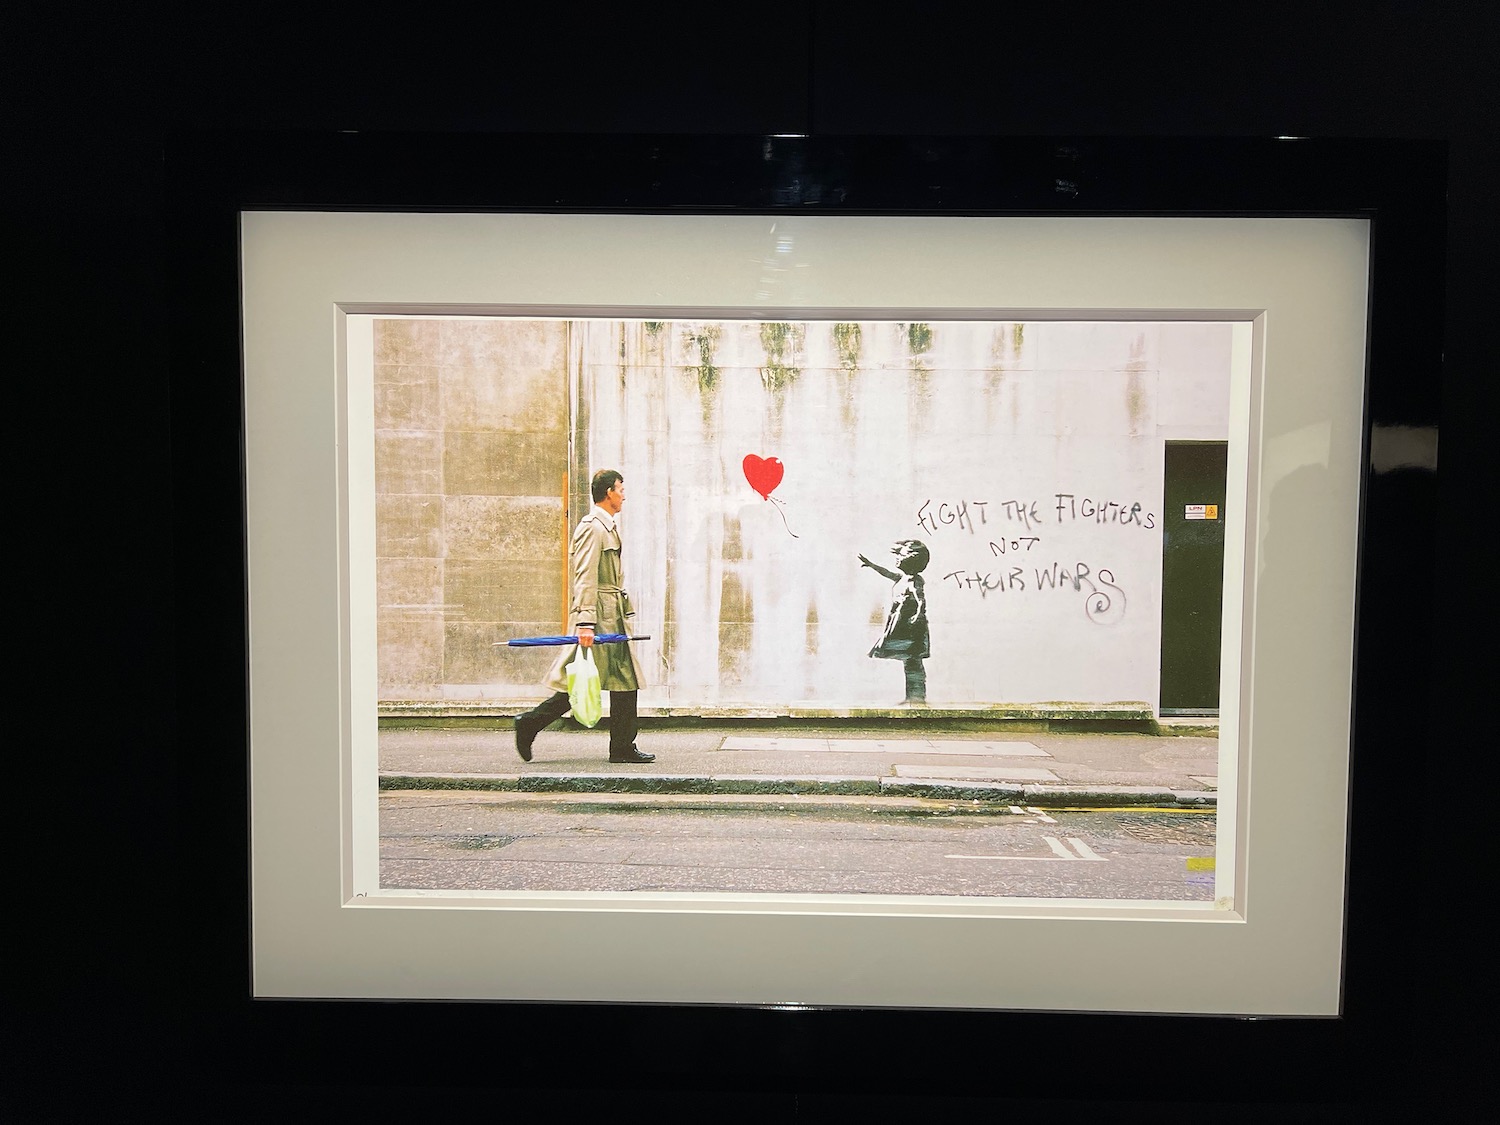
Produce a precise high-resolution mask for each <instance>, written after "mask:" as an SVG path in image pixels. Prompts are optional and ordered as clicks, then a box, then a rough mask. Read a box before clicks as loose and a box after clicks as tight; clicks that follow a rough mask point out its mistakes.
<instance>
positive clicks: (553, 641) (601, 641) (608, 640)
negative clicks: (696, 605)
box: [490, 633, 651, 648]
mask: <svg viewBox="0 0 1500 1125" xmlns="http://www.w3.org/2000/svg"><path fill="white" fill-rule="evenodd" d="M650 639H651V638H650V637H632V636H630V635H628V634H626V633H598V634H596V635H595V636H594V643H595V644H596V645H614V644H619V643H620V642H621V641H649V640H650ZM577 643H578V638H577V637H517V638H516V639H515V640H513V641H496V642H495V643H494V644H493V645H491V646H490V647H491V648H499V647H500V646H501V645H510V646H512V647H513V648H530V647H532V646H533V645H576V644H577Z"/></svg>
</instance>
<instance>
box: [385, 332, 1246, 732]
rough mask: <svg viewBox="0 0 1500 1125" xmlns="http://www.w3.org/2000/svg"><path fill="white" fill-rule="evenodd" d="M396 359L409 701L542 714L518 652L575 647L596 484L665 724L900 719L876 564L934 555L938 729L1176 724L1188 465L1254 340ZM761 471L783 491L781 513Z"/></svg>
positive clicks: (398, 628)
mask: <svg viewBox="0 0 1500 1125" xmlns="http://www.w3.org/2000/svg"><path fill="white" fill-rule="evenodd" d="M376 347H377V351H376V358H377V365H378V366H377V373H376V377H377V391H378V395H377V400H378V403H379V404H380V405H379V406H378V407H377V409H378V411H380V412H381V417H380V418H379V419H378V423H379V424H380V426H381V427H382V428H381V430H380V433H379V444H378V446H377V458H378V460H379V461H380V463H381V469H380V473H379V480H378V488H379V489H380V501H379V519H380V523H381V535H380V543H381V546H380V552H381V591H382V594H381V597H382V610H381V698H382V699H384V700H388V701H392V700H402V699H439V698H444V697H448V698H460V697H467V698H474V697H494V698H515V699H522V698H524V699H533V698H536V697H538V696H539V695H540V694H541V693H542V691H543V689H542V688H541V687H540V686H539V680H540V677H541V675H542V673H543V671H544V670H545V668H546V667H547V663H548V659H549V658H550V656H551V653H550V652H548V651H544V650H535V649H522V650H507V649H503V648H502V649H495V648H492V647H491V642H492V641H494V640H499V639H503V638H504V637H508V636H515V635H521V634H525V633H541V632H554V631H556V629H557V628H558V624H559V618H560V616H561V608H562V597H563V593H562V561H563V559H562V555H563V551H564V549H565V547H564V544H565V530H564V522H565V521H564V518H563V512H562V504H561V497H562V495H563V490H564V483H563V475H564V471H565V469H567V468H568V466H569V465H570V461H571V468H572V472H571V481H570V486H569V487H570V503H571V505H572V512H571V515H570V516H569V519H571V520H576V519H577V518H578V515H579V514H581V512H582V511H583V510H584V509H585V507H586V505H587V503H588V499H587V477H588V473H589V471H591V470H592V469H595V468H601V467H612V468H617V469H619V470H620V471H621V472H623V473H624V474H625V477H626V480H627V495H628V499H627V503H626V508H625V511H624V513H623V515H622V524H621V527H622V536H623V539H624V543H625V574H626V584H627V586H628V587H629V589H630V591H631V594H632V597H633V600H634V601H635V603H636V606H637V608H638V612H639V617H638V621H637V625H636V628H637V631H638V632H642V633H649V634H651V636H652V637H653V640H652V641H651V642H649V643H646V644H643V645H641V646H640V657H641V659H642V662H643V664H644V665H645V668H646V672H647V675H648V678H649V680H650V684H649V686H648V688H647V689H646V690H645V691H644V692H643V696H642V703H643V704H645V705H653V704H656V705H669V704H670V705H674V706H694V705H713V704H745V705H765V706H777V705H784V704H787V703H795V702H804V701H811V702H820V703H823V704H825V705H870V706H879V705H885V704H890V703H895V702H899V701H900V699H901V697H902V691H903V682H902V674H901V667H900V665H899V664H898V663H895V662H891V661H877V660H871V659H868V658H867V657H866V655H865V654H866V652H867V651H868V650H869V648H870V646H871V645H872V644H873V643H874V642H875V640H876V639H877V637H878V636H879V632H880V626H881V622H882V621H883V619H884V614H885V610H886V605H887V599H888V595H889V584H888V583H887V582H886V581H885V580H884V579H882V578H881V577H880V576H878V575H876V574H875V573H874V572H872V571H870V570H867V569H862V568H861V567H860V565H859V563H858V561H857V559H856V555H857V554H859V553H864V554H866V555H868V556H869V557H870V558H871V559H873V560H875V561H877V562H881V563H882V564H886V563H888V561H889V555H888V551H889V547H890V544H891V543H892V542H893V541H895V540H896V539H898V538H919V539H922V540H923V541H925V542H926V543H927V544H928V546H929V548H930V549H931V552H932V562H931V564H930V566H929V567H928V569H927V571H926V574H925V578H926V580H927V595H928V608H929V613H930V616H931V621H932V650H933V652H932V658H931V659H930V660H929V661H928V662H927V671H928V699H929V702H931V703H932V704H934V705H941V704H943V703H953V704H963V703H967V702H1038V701H1080V702H1083V701H1094V702H1098V701H1119V700H1142V701H1147V702H1150V703H1153V704H1154V703H1155V702H1156V699H1157V695H1158V679H1159V656H1158V649H1159V643H1160V584H1161V537H1160V526H1161V517H1162V513H1161V498H1162V468H1163V449H1164V443H1165V442H1166V441H1167V440H1174V439H1195V440H1222V439H1224V438H1225V437H1226V434H1227V413H1228V371H1229V359H1230V329H1229V327H1228V326H1227V325H1217V324H1208V325H1195V324H1141V323H1128V324H1062V323H1027V324H993V323H973V324H969V323H954V322H938V323H932V324H894V323H889V322H869V323H860V324H841V325H836V324H832V323H826V322H825V323H811V324H805V325H804V324H762V323H754V322H716V323H688V322H681V321H679V322H662V323H654V322H642V321H629V322H621V321H578V322H571V323H567V324H565V323H562V322H520V321H517V322H505V321H495V322H483V321H425V322H416V321H395V322H383V325H382V327H381V328H380V329H379V330H378V331H377V344H376ZM570 385H571V386H570ZM570 394H571V399H572V405H571V406H570V404H569V398H570ZM570 410H571V412H572V417H573V420H574V429H575V431H576V432H575V434H574V446H573V448H572V449H571V452H570V449H569V445H568V431H569V418H568V415H569V411H570ZM746 454H756V455H758V456H761V457H767V458H769V457H776V458H779V459H780V460H781V462H782V463H783V464H784V465H785V477H784V479H783V480H782V481H781V483H780V484H779V485H778V486H777V487H776V488H775V489H774V491H772V492H771V497H772V499H770V500H765V499H762V498H761V497H760V496H759V495H757V494H756V492H755V491H754V490H752V488H751V486H750V484H749V483H748V482H747V480H746V478H745V475H744V472H743V469H742V462H743V459H744V457H745V456H746ZM1060 495H1061V496H1062V497H1063V498H1062V499H1059V496H1060ZM1111 503H1113V504H1114V505H1116V507H1113V508H1112V507H1110V504H1111ZM1097 510H1102V511H1103V512H1104V515H1103V517H1102V518H1101V517H1100V516H1099V515H1096V514H1095V512H1096V511H1097ZM1122 516H1123V518H1122ZM434 599H437V600H436V601H434ZM412 607H415V608H412Z"/></svg>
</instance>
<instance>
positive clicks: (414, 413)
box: [375, 319, 569, 700]
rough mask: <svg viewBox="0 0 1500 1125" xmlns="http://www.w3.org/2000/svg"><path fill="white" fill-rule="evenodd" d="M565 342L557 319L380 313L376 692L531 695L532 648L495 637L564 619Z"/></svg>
mask: <svg viewBox="0 0 1500 1125" xmlns="http://www.w3.org/2000/svg"><path fill="white" fill-rule="evenodd" d="M566 338H567V325H566V324H565V323H563V322H560V321H526V322H504V321H494V320H462V319H450V320H378V321H376V322H375V464H376V479H375V487H376V555H377V564H376V571H377V583H378V590H377V593H378V597H379V608H378V611H377V614H378V616H377V630H378V633H377V635H378V639H379V640H378V643H379V646H380V653H379V669H380V671H379V675H380V686H379V692H380V698H381V699H382V700H437V699H442V698H445V697H450V696H456V697H468V696H473V695H484V694H489V693H490V692H489V690H488V688H489V686H491V685H497V684H498V685H506V684H514V685H516V686H517V689H518V690H524V691H525V692H528V693H532V694H534V693H535V691H536V689H535V687H534V682H535V680H536V678H537V677H536V672H535V669H534V667H533V666H532V661H530V660H528V659H527V658H526V655H527V654H524V653H522V652H520V651H517V650H513V649H506V648H498V649H497V648H494V647H492V644H493V642H494V641H496V640H500V639H503V638H506V637H512V636H527V635H532V634H536V633H554V632H556V631H557V630H558V628H559V626H560V624H561V614H562V599H563V593H562V585H563V577H562V569H561V561H560V545H559V544H560V537H561V536H562V534H563V528H564V519H565V516H564V489H565V477H566V470H567V457H568V445H569V441H568V438H569V418H568V413H569V412H568V375H567V366H566V354H567V351H566ZM523 685H524V687H523ZM499 694H506V693H505V692H503V691H501V692H500V693H499Z"/></svg>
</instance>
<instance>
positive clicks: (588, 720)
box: [565, 645, 604, 727]
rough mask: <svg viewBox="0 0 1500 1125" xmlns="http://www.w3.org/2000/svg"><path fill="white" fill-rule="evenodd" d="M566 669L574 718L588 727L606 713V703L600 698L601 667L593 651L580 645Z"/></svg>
mask: <svg viewBox="0 0 1500 1125" xmlns="http://www.w3.org/2000/svg"><path fill="white" fill-rule="evenodd" d="M565 671H566V672H567V676H568V702H569V703H570V704H571V705H572V707H573V718H575V719H577V720H578V721H579V722H580V723H582V724H583V725H584V726H586V727H592V726H594V725H596V724H597V723H598V722H599V718H600V716H601V715H602V714H603V713H604V704H603V702H602V701H601V699H600V698H599V669H598V668H597V667H595V665H594V656H593V653H591V652H589V650H588V649H586V648H584V647H583V646H582V645H579V646H578V655H577V656H575V657H573V659H572V660H571V661H570V662H569V663H568V666H567V668H566V669H565Z"/></svg>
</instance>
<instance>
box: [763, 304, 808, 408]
mask: <svg viewBox="0 0 1500 1125" xmlns="http://www.w3.org/2000/svg"><path fill="white" fill-rule="evenodd" d="M806 331H807V328H806V326H805V325H801V324H787V323H786V322H784V321H766V323H764V324H762V325H761V326H760V345H761V347H762V348H764V349H765V353H766V365H765V366H764V367H762V368H761V369H760V377H761V381H762V382H764V383H765V385H766V389H767V390H770V391H782V390H785V389H786V387H787V386H788V385H789V384H790V383H791V382H792V380H794V379H795V378H797V376H798V375H801V374H802V368H801V367H800V366H799V364H798V363H797V353H798V351H800V350H801V347H802V341H803V338H804V335H805V334H806Z"/></svg>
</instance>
